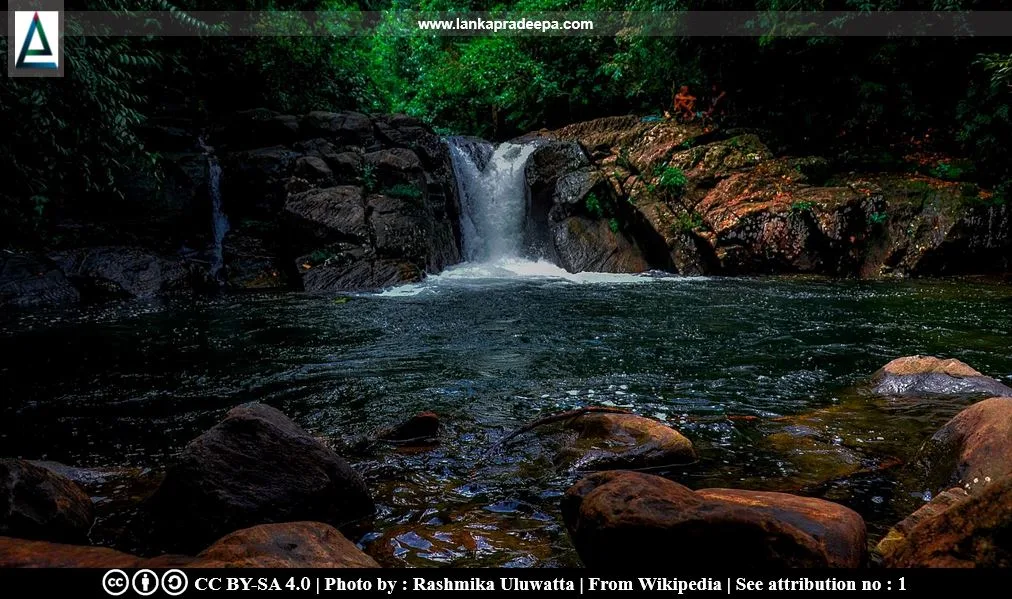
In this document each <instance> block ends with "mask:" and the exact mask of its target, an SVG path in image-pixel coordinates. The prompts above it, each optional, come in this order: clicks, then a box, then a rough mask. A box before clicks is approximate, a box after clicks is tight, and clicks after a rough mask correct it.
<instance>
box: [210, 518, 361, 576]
mask: <svg viewBox="0 0 1012 599" xmlns="http://www.w3.org/2000/svg"><path fill="white" fill-rule="evenodd" d="M190 567H194V568H378V567H379V564H377V563H376V561H375V560H373V559H372V558H371V557H369V556H368V555H366V554H364V553H362V551H361V550H359V548H358V547H356V546H355V544H354V543H352V542H351V541H349V540H348V539H346V538H345V537H344V535H342V534H341V533H340V532H339V531H338V530H337V529H336V528H334V527H333V526H329V525H327V524H323V523H322V522H284V523H280V524H261V525H260V526H253V527H251V528H246V529H243V530H238V531H236V532H233V533H231V534H229V535H227V536H225V537H224V538H221V539H219V540H218V541H216V542H215V543H214V544H213V545H211V546H210V547H208V548H207V549H205V550H204V551H202V552H200V554H199V555H198V556H197V559H196V560H194V562H193V563H192V564H190Z"/></svg>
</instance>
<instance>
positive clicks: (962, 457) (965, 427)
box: [918, 397, 1012, 494]
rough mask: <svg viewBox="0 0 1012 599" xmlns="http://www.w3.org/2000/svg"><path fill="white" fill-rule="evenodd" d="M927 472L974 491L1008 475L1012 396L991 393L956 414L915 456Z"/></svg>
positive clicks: (1011, 456)
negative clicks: (992, 394)
mask: <svg viewBox="0 0 1012 599" xmlns="http://www.w3.org/2000/svg"><path fill="white" fill-rule="evenodd" d="M918 460H919V462H920V463H921V464H922V465H924V466H925V467H926V468H927V469H928V470H929V472H934V473H936V475H939V476H944V477H945V480H944V484H945V485H946V486H950V485H958V486H960V487H962V488H963V489H965V490H967V491H968V492H969V493H971V494H977V493H979V492H981V491H983V490H984V489H986V488H987V485H989V484H991V483H993V482H994V481H997V480H998V479H1000V478H1002V477H1005V476H1009V475H1012V397H993V398H991V399H985V400H984V401H981V402H977V403H975V404H973V405H972V406H970V407H968V408H966V409H965V410H963V411H962V412H960V413H959V414H956V416H955V417H953V418H952V420H950V421H949V422H948V423H946V424H945V426H943V427H942V428H941V429H939V430H938V432H936V433H935V434H934V436H932V437H931V439H930V440H929V441H928V442H927V443H926V444H925V445H924V447H923V448H922V449H921V452H920V454H919V457H918Z"/></svg>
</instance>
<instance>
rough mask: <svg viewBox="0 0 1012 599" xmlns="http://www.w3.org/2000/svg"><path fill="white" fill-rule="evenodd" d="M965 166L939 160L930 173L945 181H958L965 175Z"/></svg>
mask: <svg viewBox="0 0 1012 599" xmlns="http://www.w3.org/2000/svg"><path fill="white" fill-rule="evenodd" d="M965 170H966V169H965V167H963V166H961V165H959V164H956V163H954V162H949V161H940V162H938V164H936V165H935V166H934V167H933V168H932V169H931V175H932V176H934V177H938V178H939V179H945V180H947V181H958V180H960V179H962V178H963V176H964V175H965Z"/></svg>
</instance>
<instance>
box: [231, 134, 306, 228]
mask: <svg viewBox="0 0 1012 599" xmlns="http://www.w3.org/2000/svg"><path fill="white" fill-rule="evenodd" d="M298 156H299V155H298V153H297V152H295V151H293V150H291V149H290V148H289V147H287V146H283V145H276V146H269V147H262V148H256V149H253V150H243V151H238V152H230V153H228V154H226V155H225V156H223V158H222V169H223V175H222V183H221V189H222V198H223V199H224V210H225V213H226V214H228V216H229V219H232V220H235V219H239V218H246V217H252V218H262V219H270V218H273V217H275V216H276V215H277V212H278V209H279V208H280V207H281V206H282V205H283V204H284V201H285V197H286V184H287V182H288V179H289V177H290V175H291V174H292V169H293V168H294V165H295V160H296V159H297V158H298Z"/></svg>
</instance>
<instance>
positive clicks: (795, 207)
mask: <svg viewBox="0 0 1012 599" xmlns="http://www.w3.org/2000/svg"><path fill="white" fill-rule="evenodd" d="M814 206H815V204H813V203H812V202H809V201H808V200H799V201H796V202H794V203H792V204H791V212H794V213H801V212H811V211H812V207H814Z"/></svg>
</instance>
